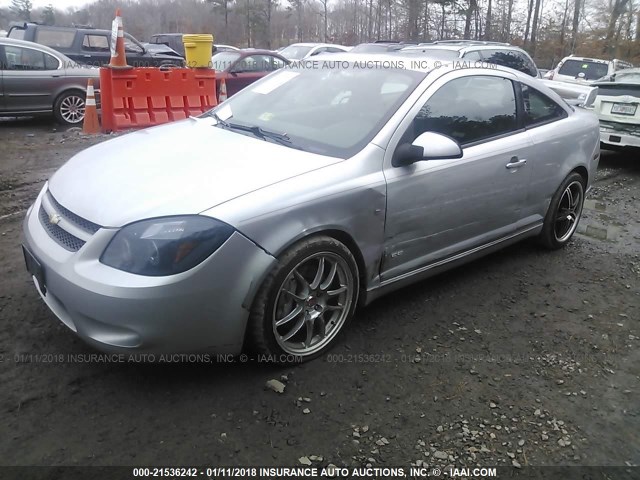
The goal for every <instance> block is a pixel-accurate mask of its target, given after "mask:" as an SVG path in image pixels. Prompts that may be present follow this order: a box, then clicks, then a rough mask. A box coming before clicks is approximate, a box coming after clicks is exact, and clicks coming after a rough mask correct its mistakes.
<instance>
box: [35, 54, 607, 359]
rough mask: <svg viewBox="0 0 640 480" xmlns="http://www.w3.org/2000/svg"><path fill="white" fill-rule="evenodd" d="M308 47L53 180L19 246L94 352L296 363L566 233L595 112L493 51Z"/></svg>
mask: <svg viewBox="0 0 640 480" xmlns="http://www.w3.org/2000/svg"><path fill="white" fill-rule="evenodd" d="M318 59H319V61H318V64H317V65H316V66H315V68H298V69H289V68H285V69H282V70H279V71H277V72H274V73H273V74H271V75H269V76H267V77H265V78H263V79H262V80H260V81H259V82H256V83H254V84H253V85H251V86H250V87H248V88H246V89H244V90H242V91H241V92H240V93H238V94H237V95H235V96H233V97H232V98H230V99H229V100H227V101H226V102H224V103H222V104H221V105H219V106H218V107H216V108H215V109H213V110H212V111H210V112H208V113H206V114H204V115H203V116H201V117H199V118H191V119H187V120H184V121H181V122H178V123H173V124H168V125H164V126H160V127H155V128H151V129H147V130H142V131H139V132H135V133H131V134H128V135H125V136H122V137H120V138H116V139H113V140H110V141H107V142H104V143H101V144H99V145H96V146H93V147H91V148H89V149H87V150H85V151H84V152H81V153H79V154H78V155H76V156H75V157H73V158H72V159H71V160H69V162H68V163H67V164H65V165H64V166H63V167H62V168H60V170H58V171H57V172H56V173H55V174H54V175H53V176H52V177H51V179H50V180H49V181H48V183H46V184H45V185H44V187H43V188H42V191H41V192H40V194H39V195H38V197H37V199H36V201H35V203H34V204H33V206H32V207H31V208H30V210H29V211H28V213H27V217H26V220H25V223H24V236H25V243H24V254H25V258H26V262H27V267H28V270H29V272H30V273H31V275H32V277H33V278H34V280H35V285H36V288H37V289H38V291H39V292H40V294H41V295H42V298H43V299H44V301H45V302H46V304H47V305H48V306H49V308H50V309H51V310H52V311H53V312H54V314H55V315H56V316H57V317H58V318H59V319H60V320H61V321H62V322H63V323H64V324H65V325H67V326H68V327H69V328H70V329H71V330H73V331H74V332H75V333H76V334H77V335H78V336H79V337H81V338H82V339H84V340H85V341H87V342H88V343H90V344H91V345H94V346H95V347H97V348H98V349H101V350H103V351H108V352H150V353H154V354H157V353H164V352H173V353H178V352H180V353H186V352H201V351H209V352H217V353H226V354H237V353H239V352H241V351H242V350H243V349H250V350H252V351H258V352H261V353H262V354H268V355H271V356H273V357H272V358H275V359H276V360H278V359H285V360H286V359H291V358H295V359H296V361H297V360H300V359H301V360H307V359H310V358H313V357H315V356H317V355H319V354H321V353H322V352H324V351H326V350H327V349H328V348H330V347H331V346H332V345H333V344H335V342H336V339H337V338H338V335H339V333H340V332H341V331H342V330H343V329H344V328H345V326H346V325H347V322H348V321H349V319H350V318H351V317H352V316H353V314H354V311H355V310H356V307H357V306H361V305H366V304H368V303H370V302H372V301H373V300H375V299H376V298H378V297H380V296H381V295H384V294H386V293H389V292H391V291H393V290H395V289H397V288H400V287H402V286H403V285H406V284H408V283H412V282H416V281H418V280H420V279H423V278H425V277H428V276H431V275H434V274H436V273H438V272H441V271H443V270H446V269H450V268H452V267H454V266H456V265H460V264H462V263H464V262H468V261H470V260H472V259H474V258H476V257H479V256H481V255H486V254H487V253H489V252H492V251H495V250H497V249H500V248H503V247H504V246H506V245H509V244H512V243H514V242H517V241H520V240H522V239H525V238H528V237H537V238H538V239H539V240H540V242H541V243H542V244H544V245H545V246H546V247H548V248H551V249H557V248H560V247H563V246H564V245H565V244H566V243H567V242H569V241H570V239H571V237H572V235H573V233H574V232H575V230H576V226H577V224H578V221H579V220H580V214H581V212H582V205H583V201H584V197H585V193H586V192H587V191H588V189H589V187H590V185H591V183H592V181H593V178H594V174H595V171H596V168H597V165H598V160H599V156H600V150H599V148H600V147H599V141H600V136H599V128H598V119H597V118H596V116H595V115H594V114H593V113H590V112H588V111H585V110H581V109H578V108H573V107H571V106H569V105H568V104H567V103H565V102H564V101H563V100H562V99H561V98H560V97H559V96H558V95H557V94H555V93H554V92H553V91H551V90H550V89H548V88H547V87H545V86H544V85H543V84H542V83H541V82H540V81H539V80H538V79H536V78H532V77H530V76H528V75H525V74H521V73H519V72H517V71H514V70H510V69H507V68H502V67H496V66H492V67H491V68H489V69H480V68H462V69H456V68H453V67H452V66H447V65H445V66H441V67H440V68H435V67H434V68H424V67H425V62H420V65H421V69H417V68H415V69H414V68H412V65H413V63H412V62H411V60H410V59H404V60H403V57H401V56H388V57H386V56H381V55H371V56H366V55H354V54H335V55H331V56H329V57H322V56H319V57H318ZM436 65H438V63H437V62H436Z"/></svg>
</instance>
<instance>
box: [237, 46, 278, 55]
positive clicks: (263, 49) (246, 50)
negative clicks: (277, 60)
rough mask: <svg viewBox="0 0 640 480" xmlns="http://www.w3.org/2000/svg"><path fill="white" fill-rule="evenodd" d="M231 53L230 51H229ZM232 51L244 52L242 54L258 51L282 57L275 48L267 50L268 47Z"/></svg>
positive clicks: (262, 53)
mask: <svg viewBox="0 0 640 480" xmlns="http://www.w3.org/2000/svg"><path fill="white" fill-rule="evenodd" d="M227 53H229V52H227ZM230 53H242V54H245V53H246V54H248V55H250V54H253V53H257V54H259V55H274V54H275V55H276V56H278V57H280V56H281V55H280V54H279V53H277V52H274V51H273V50H267V49H266V48H241V49H239V50H233V51H232V52H230Z"/></svg>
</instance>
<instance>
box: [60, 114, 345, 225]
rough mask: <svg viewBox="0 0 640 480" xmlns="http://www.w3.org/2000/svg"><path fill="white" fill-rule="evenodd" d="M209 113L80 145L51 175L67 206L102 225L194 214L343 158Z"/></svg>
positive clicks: (62, 200) (61, 201) (63, 204)
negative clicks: (265, 136)
mask: <svg viewBox="0 0 640 480" xmlns="http://www.w3.org/2000/svg"><path fill="white" fill-rule="evenodd" d="M214 125H215V122H214V120H213V119H212V118H201V119H194V118H192V119H188V120H184V121H181V122H177V123H173V124H169V125H163V126H160V127H154V128H150V129H146V130H141V131H138V132H135V133H131V134H128V135H124V136H122V137H119V138H116V139H113V140H110V141H107V142H104V143H101V144H98V145H95V146H93V147H90V148H88V149H87V150H84V151H83V152H80V153H79V154H77V155H75V156H74V157H73V158H72V159H71V160H69V161H68V162H67V163H66V164H65V165H64V166H63V167H62V168H60V169H59V170H58V171H57V172H56V173H55V174H54V175H53V177H52V178H51V180H50V181H49V190H50V192H51V194H52V195H53V196H54V198H55V199H56V200H57V201H58V202H59V203H60V204H61V205H62V206H64V207H65V208H67V209H68V210H70V211H71V212H73V213H75V214H76V215H79V216H80V217H83V218H85V219H86V220H90V221H91V222H94V223H97V224H99V225H102V226H105V227H120V226H122V225H125V224H127V223H131V222H134V221H137V220H142V219H145V218H153V217H160V216H166V215H181V214H195V213H200V212H203V211H204V210H207V209H209V208H211V207H214V206H216V205H219V204H221V203H224V202H226V201H229V200H231V199H233V198H236V197H239V196H242V195H245V194H247V193H249V192H252V191H255V190H259V189H261V188H264V187H267V186H269V185H272V184H274V183H278V182H281V181H283V180H286V179H289V178H291V177H295V176H297V175H302V174H304V173H307V172H310V171H312V170H315V169H319V168H323V167H325V166H328V165H331V164H334V163H337V162H340V161H341V159H337V158H333V157H326V156H322V155H317V154H313V153H307V152H302V151H300V150H295V149H292V148H288V147H284V146H281V145H277V144H274V143H269V142H266V141H264V140H260V139H257V138H253V137H249V136H246V135H242V134H239V133H235V132H231V131H228V130H224V129H222V128H218V127H216V126H214Z"/></svg>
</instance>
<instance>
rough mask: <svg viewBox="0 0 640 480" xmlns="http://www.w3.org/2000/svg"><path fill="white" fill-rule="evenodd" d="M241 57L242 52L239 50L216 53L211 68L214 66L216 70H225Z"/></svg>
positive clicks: (212, 58)
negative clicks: (238, 51)
mask: <svg viewBox="0 0 640 480" xmlns="http://www.w3.org/2000/svg"><path fill="white" fill-rule="evenodd" d="M239 58H240V54H239V53H237V52H219V53H216V54H215V55H214V56H213V57H211V68H213V69H214V70H215V71H216V72H223V71H225V70H226V69H227V68H229V67H230V66H231V65H233V64H234V63H235V61H236V60H238V59H239Z"/></svg>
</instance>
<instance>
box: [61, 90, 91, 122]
mask: <svg viewBox="0 0 640 480" xmlns="http://www.w3.org/2000/svg"><path fill="white" fill-rule="evenodd" d="M84 108H85V104H84V98H82V97H81V96H79V95H69V96H67V97H65V98H63V99H62V102H60V116H61V117H62V119H63V120H64V121H65V122H67V123H80V122H81V121H82V120H84Z"/></svg>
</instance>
